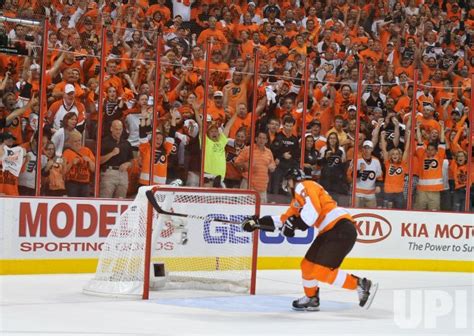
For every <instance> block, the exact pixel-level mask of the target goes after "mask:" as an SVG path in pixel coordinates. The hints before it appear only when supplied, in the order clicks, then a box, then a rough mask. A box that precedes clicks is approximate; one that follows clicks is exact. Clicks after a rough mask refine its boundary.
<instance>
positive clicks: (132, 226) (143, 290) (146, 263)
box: [84, 186, 260, 299]
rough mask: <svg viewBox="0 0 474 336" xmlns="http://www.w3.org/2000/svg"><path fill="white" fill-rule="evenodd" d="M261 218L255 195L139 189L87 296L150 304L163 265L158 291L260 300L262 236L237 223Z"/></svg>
mask: <svg viewBox="0 0 474 336" xmlns="http://www.w3.org/2000/svg"><path fill="white" fill-rule="evenodd" d="M147 193H148V194H150V193H151V195H152V196H153V199H152V200H155V203H157V204H159V206H158V209H159V210H160V213H159V212H157V211H156V210H155V208H154V206H153V205H152V203H151V202H150V201H149V200H148V198H147V196H146V194H147ZM168 212H170V213H176V214H180V215H181V216H178V215H169V214H168ZM259 214H260V196H259V194H258V193H257V192H255V191H252V190H241V189H212V188H187V187H171V186H152V187H141V188H140V189H139V192H138V194H137V197H136V198H135V200H134V201H133V202H132V204H130V206H129V208H128V209H127V211H125V212H124V213H123V214H122V215H121V216H120V218H119V219H118V222H117V223H116V224H115V225H114V227H113V228H112V230H111V232H110V234H109V236H108V238H107V241H106V243H105V244H104V248H103V251H102V253H101V256H100V258H99V263H98V266H97V271H96V275H95V277H94V279H92V280H91V281H90V282H89V283H88V284H87V285H86V286H85V287H84V292H85V293H87V294H93V295H101V296H121V297H122V296H126V297H130V296H134V297H141V298H142V299H148V298H149V291H150V288H151V287H154V288H156V287H157V286H156V282H155V280H156V279H157V278H156V276H157V275H156V266H157V265H158V266H160V265H162V266H160V267H163V269H166V272H165V271H163V272H164V274H161V275H162V276H164V278H163V279H164V283H165V284H164V285H163V284H161V285H160V286H159V287H164V288H168V287H169V288H183V289H206V290H220V291H231V292H233V291H236V292H247V293H250V294H255V289H256V270H257V255H258V231H255V232H253V233H247V232H243V231H242V229H241V227H240V224H237V223H240V222H241V221H242V220H243V219H244V218H246V217H248V216H253V215H257V216H259ZM224 222H227V223H224ZM173 237H174V238H173ZM176 237H178V238H176ZM183 237H185V239H183ZM183 242H184V243H183ZM123 246H126V247H125V248H124V247H123ZM158 246H160V248H158ZM163 247H165V248H163ZM154 267H155V268H154ZM154 269H155V271H154ZM152 272H153V273H152Z"/></svg>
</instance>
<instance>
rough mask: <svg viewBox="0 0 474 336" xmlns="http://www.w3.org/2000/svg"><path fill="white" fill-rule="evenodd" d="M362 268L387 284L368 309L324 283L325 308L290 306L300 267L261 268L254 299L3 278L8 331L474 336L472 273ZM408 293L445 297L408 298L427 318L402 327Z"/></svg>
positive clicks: (77, 279) (74, 280) (68, 278)
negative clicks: (130, 292)
mask: <svg viewBox="0 0 474 336" xmlns="http://www.w3.org/2000/svg"><path fill="white" fill-rule="evenodd" d="M354 274H358V275H363V276H366V277H369V278H371V279H373V280H376V281H377V282H379V285H380V287H379V291H378V293H377V296H376V297H375V300H374V302H373V304H372V307H371V308H370V309H369V310H364V309H360V308H359V307H358V305H357V294H356V292H353V291H347V290H343V289H336V288H333V287H330V286H325V285H323V286H322V288H321V294H320V298H321V311H320V312H295V311H292V310H291V309H290V305H291V301H292V300H293V299H295V298H298V297H300V296H301V295H302V288H301V286H300V275H299V272H298V271H260V272H259V274H258V281H257V295H255V296H246V295H244V296H242V295H229V294H228V293H216V292H200V291H184V290H170V291H162V292H155V293H153V294H152V299H151V300H149V301H142V300H126V299H112V298H103V297H93V296H87V295H84V294H82V292H81V289H82V286H83V285H84V284H85V283H86V282H87V280H88V279H89V278H90V277H91V275H90V274H85V275H31V276H2V277H0V294H1V306H0V309H1V310H0V315H1V320H0V322H1V325H0V335H196V334H199V335H334V334H338V335H340V334H346V335H357V334H358V335H367V334H371V335H383V334H391V335H408V334H411V335H414V334H416V335H422V334H425V335H432V334H436V335H448V334H449V335H473V334H474V333H473V323H474V322H473V320H474V318H473V311H474V310H473V309H474V308H473V302H474V297H473V284H474V278H473V276H474V274H471V273H430V272H373V271H357V272H354ZM456 291H457V294H456ZM401 293H402V294H401ZM403 293H404V294H407V297H409V298H410V295H416V294H417V293H418V294H420V293H422V294H424V295H425V296H431V297H430V298H431V299H432V298H433V295H438V294H440V293H441V296H440V297H441V298H445V299H446V300H447V301H446V300H444V301H443V300H441V301H439V300H438V301H436V300H434V301H433V300H431V302H434V304H433V305H432V308H433V311H430V310H427V309H426V307H425V306H424V304H425V303H426V302H430V301H429V300H430V298H426V297H424V298H423V299H422V300H421V302H419V301H416V300H412V302H409V303H410V304H414V305H415V306H418V305H417V303H419V304H420V306H419V307H420V309H421V310H420V313H417V312H418V310H417V309H413V310H411V311H410V309H409V307H408V305H409V303H407V304H406V309H407V311H408V312H407V314H406V315H403V316H405V317H406V318H412V319H414V320H415V321H416V319H417V318H418V317H420V323H418V325H417V326H416V327H413V326H412V327H410V328H401V327H400V322H397V321H396V318H395V312H397V311H398V312H400V309H401V308H400V307H399V306H400V305H398V306H397V307H394V296H398V297H400V295H403ZM456 295H457V296H456ZM413 297H414V296H413ZM427 300H428V301H427ZM448 301H449V302H451V303H452V304H453V308H452V309H451V310H449V312H446V313H443V312H441V313H438V315H443V316H439V317H437V316H436V314H437V313H436V311H442V310H445V308H446V307H448V306H449V302H448ZM448 308H449V307H448ZM419 314H421V315H419ZM433 314H434V315H433ZM397 316H402V315H400V314H399V315H397ZM466 321H467V322H466ZM433 322H435V323H436V326H435V327H433V326H434V325H433Z"/></svg>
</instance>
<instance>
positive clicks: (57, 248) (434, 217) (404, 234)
mask: <svg viewBox="0 0 474 336" xmlns="http://www.w3.org/2000/svg"><path fill="white" fill-rule="evenodd" d="M128 204H130V201H125V200H83V199H64V198H57V199H55V198H43V199H38V198H0V223H1V225H0V235H1V236H0V242H1V255H0V260H1V268H0V274H35V273H36V274H37V273H90V272H94V271H95V267H96V264H97V257H98V255H99V253H100V250H101V247H102V245H103V243H104V242H105V239H106V237H107V234H108V232H109V231H110V228H111V226H112V225H114V224H115V221H116V219H117V218H118V216H120V213H121V212H123V211H125V209H126V208H127V206H128ZM285 209H286V207H285V206H278V205H264V206H262V208H261V214H263V215H265V214H271V215H276V214H280V213H282V212H284V211H285ZM212 210H213V212H214V215H216V214H218V210H216V209H212ZM350 211H351V213H352V214H353V216H354V219H355V220H356V227H357V231H358V242H357V243H356V245H355V246H354V249H353V250H352V252H351V253H350V255H349V257H348V258H347V259H346V261H345V262H344V264H343V267H345V268H349V269H373V270H420V271H422V270H424V271H449V272H452V271H457V272H473V271H474V262H473V260H474V258H473V257H474V243H473V241H474V239H473V236H474V216H473V215H472V214H456V213H439V212H419V211H395V210H382V209H374V210H368V209H350ZM235 216H238V214H235ZM232 217H234V216H232ZM205 225H207V227H206V229H204V228H203V229H202V235H199V238H197V240H196V241H193V244H192V245H193V246H194V248H193V249H192V250H193V251H194V252H192V253H194V255H193V257H194V258H212V257H213V255H206V251H215V250H219V246H222V245H227V247H228V245H233V248H235V249H236V250H237V251H238V250H239V249H243V250H247V249H251V239H250V236H249V235H248V234H247V233H244V232H241V231H240V228H239V227H238V226H236V225H227V224H216V223H214V222H212V223H211V222H206V223H205ZM315 236H316V232H315V231H314V230H312V229H310V230H308V231H306V232H298V233H297V235H296V236H295V237H293V238H286V237H283V236H281V235H280V234H279V233H273V232H272V233H269V232H263V231H262V232H260V233H259V248H258V249H259V251H258V254H259V258H258V268H259V269H295V268H299V263H300V261H301V258H302V257H303V256H304V254H305V252H306V250H307V249H308V247H309V246H310V244H311V243H312V241H313V240H314V238H315ZM196 247H197V248H196ZM175 248H176V242H175V241H173V240H172V239H171V237H170V239H169V240H168V241H166V239H165V240H164V241H161V242H160V243H159V245H157V246H155V247H154V249H155V250H157V252H158V253H163V254H166V253H167V251H170V250H173V249H175ZM222 250H227V251H228V248H225V249H222ZM223 257H228V256H223Z"/></svg>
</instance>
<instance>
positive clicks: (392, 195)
mask: <svg viewBox="0 0 474 336" xmlns="http://www.w3.org/2000/svg"><path fill="white" fill-rule="evenodd" d="M405 135H406V138H407V139H409V138H410V130H409V129H408V128H407V129H406V130H405ZM380 149H381V150H382V155H383V159H384V163H385V183H384V200H386V201H387V202H388V208H394V209H404V208H405V207H406V199H405V196H404V194H403V189H404V185H405V176H406V175H408V153H409V150H410V141H407V144H406V146H405V150H404V152H403V154H402V151H401V149H400V148H392V149H391V150H390V151H387V140H386V137H385V132H384V131H382V132H381V137H380Z"/></svg>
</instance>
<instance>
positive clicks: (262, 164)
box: [235, 131, 276, 203]
mask: <svg viewBox="0 0 474 336" xmlns="http://www.w3.org/2000/svg"><path fill="white" fill-rule="evenodd" d="M267 143H268V134H267V133H266V132H263V131H260V132H258V134H257V137H256V139H255V145H253V159H252V163H253V167H252V168H253V169H252V185H251V186H250V188H251V189H252V190H255V191H257V192H258V193H259V194H260V200H261V202H262V203H266V202H267V200H268V198H267V188H268V182H269V181H270V175H269V174H270V173H272V172H273V171H274V170H275V168H276V164H275V160H274V159H273V154H272V151H271V150H270V149H268V148H267V147H266V145H267ZM249 160H250V146H247V147H245V148H244V149H243V150H242V152H241V153H240V154H239V156H238V157H237V159H236V160H235V165H236V166H237V167H238V168H240V169H241V170H242V172H243V174H244V178H243V179H242V183H241V185H240V187H241V188H242V189H247V188H248V187H249V184H248V183H249V182H248V180H249V176H248V174H249V168H248V167H249V164H250V162H249Z"/></svg>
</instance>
